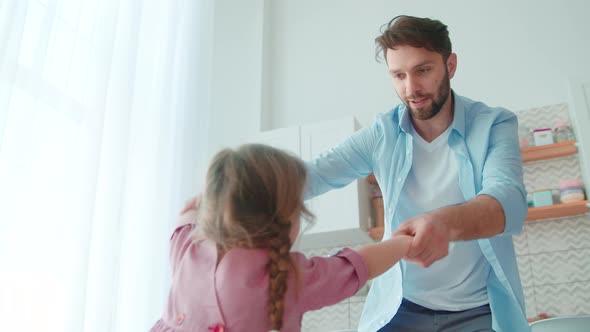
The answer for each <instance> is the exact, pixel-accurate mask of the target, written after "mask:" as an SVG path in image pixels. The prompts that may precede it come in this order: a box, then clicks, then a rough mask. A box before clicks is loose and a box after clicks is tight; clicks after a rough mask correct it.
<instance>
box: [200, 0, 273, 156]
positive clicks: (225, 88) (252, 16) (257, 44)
mask: <svg viewBox="0 0 590 332" xmlns="http://www.w3.org/2000/svg"><path fill="white" fill-rule="evenodd" d="M263 4H264V0H215V1H214V16H213V48H212V54H211V59H212V61H211V62H212V65H211V106H210V108H211V116H210V121H211V122H210V128H209V152H210V154H212V153H215V152H217V150H219V149H220V148H223V147H227V146H234V145H236V144H238V143H240V142H242V141H243V140H244V139H247V138H248V137H252V136H253V135H254V134H256V133H257V132H258V131H259V130H260V111H261V84H262V50H263V47H262V42H263V38H262V37H263V34H262V28H263V9H264V8H263Z"/></svg>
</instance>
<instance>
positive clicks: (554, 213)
mask: <svg viewBox="0 0 590 332" xmlns="http://www.w3.org/2000/svg"><path fill="white" fill-rule="evenodd" d="M588 211H590V207H589V203H588V201H580V202H573V203H563V204H554V205H549V206H541V207H536V208H529V213H528V215H527V217H526V221H535V220H540V219H550V218H560V217H569V216H577V215H581V214H584V213H586V212H588Z"/></svg>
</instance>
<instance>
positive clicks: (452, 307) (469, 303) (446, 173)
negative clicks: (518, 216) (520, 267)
mask: <svg viewBox="0 0 590 332" xmlns="http://www.w3.org/2000/svg"><path fill="white" fill-rule="evenodd" d="M450 132H451V127H450V126H449V128H447V130H446V131H445V132H444V133H442V134H441V135H440V136H439V137H437V138H436V139H435V140H434V141H432V142H430V143H428V142H426V141H425V140H424V139H423V138H422V137H421V136H420V135H419V134H418V133H417V132H416V131H415V130H414V128H411V134H412V137H413V141H414V144H413V158H414V159H413V162H412V168H411V170H410V172H409V174H408V177H407V179H406V182H405V184H404V187H403V189H402V193H401V195H400V199H399V202H398V205H397V211H396V213H395V215H394V221H395V222H396V226H397V225H399V224H400V223H402V222H404V221H406V220H408V219H410V218H412V217H415V216H417V215H420V214H423V213H426V212H429V211H432V210H436V209H438V208H441V207H444V206H448V205H454V204H460V203H464V202H465V198H464V197H463V194H462V193H461V190H460V188H459V177H458V172H459V166H458V164H457V159H456V156H455V153H454V152H453V150H451V148H450V147H449V144H448V137H449V134H450ZM490 270H491V267H490V265H489V263H488V261H487V260H486V259H485V257H484V256H483V254H482V252H481V249H480V247H479V245H478V243H477V241H475V240H474V241H460V242H451V243H450V244H449V255H448V256H447V257H445V258H443V259H441V260H439V261H437V262H435V263H433V264H432V265H431V266H429V267H428V268H423V267H421V266H419V265H416V264H413V263H410V262H405V261H402V271H403V292H404V297H405V298H406V299H408V300H410V301H412V302H414V303H417V304H419V305H421V306H423V307H426V308H430V309H433V310H449V311H460V310H466V309H472V308H475V307H478V306H481V305H484V304H486V303H488V302H489V300H488V294H487V288H486V281H487V278H488V275H489V273H490Z"/></svg>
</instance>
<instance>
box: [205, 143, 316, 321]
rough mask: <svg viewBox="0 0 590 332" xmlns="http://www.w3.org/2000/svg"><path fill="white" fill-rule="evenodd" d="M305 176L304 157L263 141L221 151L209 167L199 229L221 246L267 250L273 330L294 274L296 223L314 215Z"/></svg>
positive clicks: (269, 298) (270, 318) (269, 314)
mask: <svg viewBox="0 0 590 332" xmlns="http://www.w3.org/2000/svg"><path fill="white" fill-rule="evenodd" d="M305 181H306V171H305V166H304V164H303V162H302V161H301V160H300V159H298V158H297V157H294V156H292V155H290V154H288V153H286V152H284V151H281V150H279V149H275V148H273V147H270V146H266V145H261V144H246V145H243V146H241V147H239V148H238V149H236V150H231V149H225V150H222V151H220V152H219V153H218V154H217V155H216V156H215V157H214V158H213V161H212V163H211V165H210V166H209V170H208V172H207V179H206V189H205V192H204V194H203V199H202V201H201V207H200V211H199V212H200V214H201V215H200V218H198V219H199V227H198V228H197V229H198V232H200V234H201V235H202V236H204V237H206V238H208V239H211V240H212V241H214V242H215V243H216V244H217V246H218V248H219V249H220V250H221V251H227V250H230V249H231V248H234V247H242V248H258V249H267V250H268V253H269V262H268V273H269V287H268V290H269V294H268V295H269V296H268V302H267V311H268V318H269V320H270V323H271V328H272V329H273V330H279V329H280V328H281V326H282V324H283V313H284V309H285V308H284V297H285V293H286V291H287V280H288V277H289V273H290V272H295V273H296V267H295V266H294V264H293V262H292V261H291V258H290V255H289V252H290V250H291V246H292V243H291V237H290V234H291V232H292V228H293V226H297V228H298V227H299V224H298V218H299V216H300V215H302V216H304V217H306V218H307V219H311V218H312V215H311V213H310V212H309V211H308V210H307V209H306V208H305V206H304V205H303V191H304V187H305ZM294 223H295V225H294Z"/></svg>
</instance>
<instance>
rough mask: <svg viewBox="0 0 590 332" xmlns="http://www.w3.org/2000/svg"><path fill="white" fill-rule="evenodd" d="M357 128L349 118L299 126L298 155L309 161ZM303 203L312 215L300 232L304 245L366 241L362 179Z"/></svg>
mask: <svg viewBox="0 0 590 332" xmlns="http://www.w3.org/2000/svg"><path fill="white" fill-rule="evenodd" d="M358 127H359V126H358V124H357V123H356V121H355V119H354V118H352V117H347V118H342V119H338V120H332V121H326V122H321V123H314V124H310V125H305V126H302V127H301V156H302V158H303V159H305V160H310V159H313V158H316V157H318V156H319V155H320V154H321V153H322V152H324V151H326V150H328V149H330V148H333V147H335V146H336V145H338V144H339V143H341V142H342V141H344V140H345V139H346V138H348V137H349V136H350V135H352V134H353V133H354V132H355V131H356V130H357V129H358ZM307 205H308V207H309V208H310V210H311V211H312V212H313V213H314V214H315V216H316V224H315V225H314V226H313V228H311V229H310V230H309V231H308V232H307V233H306V234H304V238H305V239H302V245H303V246H304V247H316V246H324V247H325V246H333V245H344V244H352V243H360V242H367V241H369V238H368V236H367V234H366V233H367V230H368V226H369V225H368V222H369V217H368V215H369V213H368V212H369V211H368V210H369V207H368V205H369V195H368V185H367V183H366V181H365V180H364V179H359V180H357V181H353V182H352V183H351V184H349V185H348V186H346V187H344V188H340V189H336V190H332V191H330V192H327V193H325V194H323V195H320V196H318V197H315V198H314V199H312V200H310V201H308V202H307ZM314 235H318V236H314Z"/></svg>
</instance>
